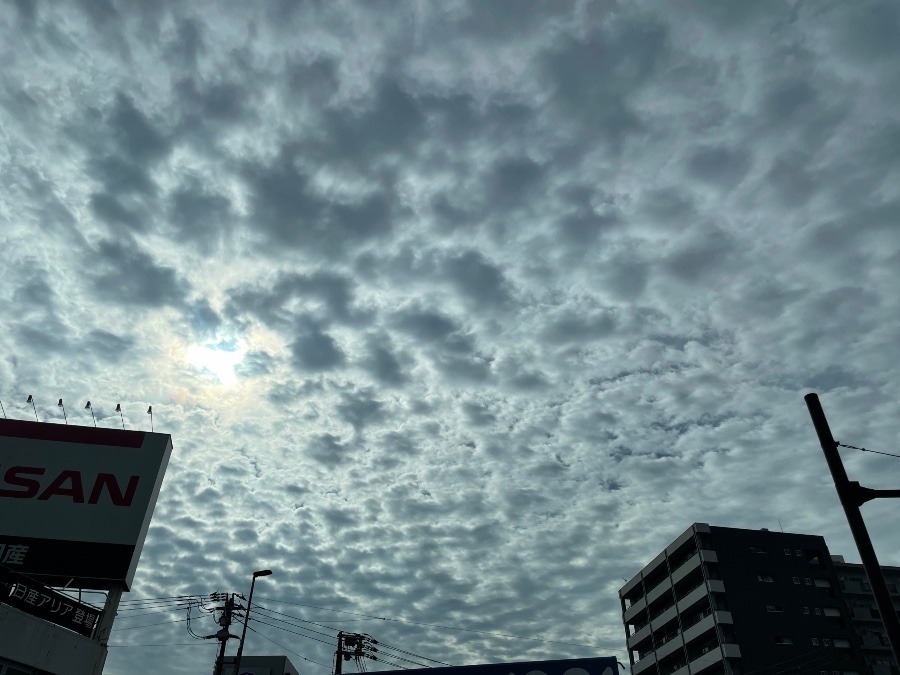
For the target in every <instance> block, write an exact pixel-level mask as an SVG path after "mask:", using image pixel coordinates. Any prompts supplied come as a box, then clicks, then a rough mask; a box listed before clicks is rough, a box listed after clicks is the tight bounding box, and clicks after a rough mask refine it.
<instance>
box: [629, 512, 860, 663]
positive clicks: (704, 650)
mask: <svg viewBox="0 0 900 675" xmlns="http://www.w3.org/2000/svg"><path fill="white" fill-rule="evenodd" d="M619 597H620V600H621V602H622V618H623V621H624V624H625V631H626V635H627V645H628V655H629V658H630V660H631V672H632V675H719V674H720V673H721V674H727V675H744V674H749V673H757V672H760V673H761V674H762V675H775V674H776V673H804V674H811V675H823V674H824V675H862V674H864V673H868V672H869V671H868V669H867V667H866V661H865V659H864V657H863V654H862V651H861V649H860V645H859V642H858V639H857V633H856V631H855V630H854V625H853V623H852V617H851V614H850V610H849V606H848V604H847V602H846V599H845V597H844V594H843V591H842V590H841V587H840V582H839V579H838V576H837V573H836V570H835V566H834V563H833V561H832V558H831V555H830V554H829V552H828V547H827V545H826V544H825V540H824V539H823V538H822V537H819V536H815V535H807V534H793V533H783V532H770V531H768V530H744V529H737V528H729V527H715V526H710V525H707V524H705V523H695V524H694V525H692V526H691V527H689V528H688V529H687V530H686V531H685V532H684V533H682V534H681V535H680V536H679V537H678V538H676V539H675V541H673V542H672V543H671V544H669V546H667V547H666V548H665V550H663V551H662V552H661V553H660V554H659V555H657V556H656V557H655V558H654V559H653V560H652V561H651V562H650V563H649V564H648V565H646V566H645V567H644V569H642V570H641V571H640V572H638V574H636V575H635V576H634V577H633V578H632V579H631V580H630V581H628V583H626V584H625V585H624V586H623V587H622V588H621V589H620V590H619Z"/></svg>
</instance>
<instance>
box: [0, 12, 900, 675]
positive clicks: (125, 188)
mask: <svg viewBox="0 0 900 675" xmlns="http://www.w3.org/2000/svg"><path fill="white" fill-rule="evenodd" d="M0 25H2V34H3V35H4V40H3V41H2V42H3V44H2V46H0V53H2V56H3V63H4V69H3V74H2V75H0V136H2V143H0V187H2V190H0V195H2V196H0V251H2V254H0V279H3V283H2V284H0V347H2V353H3V354H4V356H3V358H2V360H0V398H2V400H3V402H4V404H5V405H6V409H7V412H8V414H10V416H13V417H20V418H23V419H25V418H27V417H28V416H29V414H30V408H28V409H26V407H25V403H24V401H25V396H26V395H27V394H28V393H33V394H35V396H36V398H37V399H38V403H39V413H40V414H41V416H42V418H43V419H48V420H49V421H51V422H61V421H62V420H61V415H60V413H59V411H58V410H57V409H56V406H55V405H50V404H51V403H52V402H54V401H55V400H56V398H58V397H60V396H61V397H63V398H65V399H66V400H67V401H68V400H73V401H74V400H79V399H82V400H87V399H88V398H90V399H91V400H92V401H94V402H95V411H96V412H97V415H98V422H99V423H100V424H102V425H104V426H114V425H116V424H118V423H119V420H118V416H117V415H116V413H115V412H114V404H115V402H118V401H121V402H122V405H123V408H124V410H125V412H126V417H125V421H126V424H127V425H128V426H130V427H132V428H142V427H145V426H147V423H148V421H149V420H148V419H147V416H146V415H145V414H144V410H146V406H147V405H150V404H152V405H153V409H154V415H155V417H154V422H155V424H156V428H157V430H164V431H166V432H170V433H172V434H173V437H174V442H175V452H174V454H173V456H172V463H171V465H170V467H169V472H168V475H167V478H166V482H165V484H164V487H163V491H162V495H161V497H160V502H159V505H158V507H157V511H156V514H155V517H154V521H153V526H152V527H151V530H150V533H149V536H148V540H147V544H146V547H145V550H144V554H143V558H142V562H141V566H140V568H139V570H138V574H137V580H138V581H137V584H136V586H135V588H134V590H133V592H132V595H133V596H135V597H159V596H174V595H179V594H188V593H209V592H211V591H214V590H216V589H218V590H229V591H230V590H234V591H246V587H247V584H248V582H249V575H250V572H251V571H253V570H255V569H260V568H271V569H273V570H274V571H275V575H274V576H272V577H271V578H268V579H264V580H260V582H259V584H257V591H256V592H257V593H258V594H259V597H260V598H261V599H260V604H261V607H266V608H268V609H270V610H272V609H274V610H276V611H281V612H285V613H288V614H291V615H293V616H299V617H302V618H306V619H312V620H316V621H319V622H321V621H324V620H327V621H329V622H332V621H333V622H334V623H328V624H327V625H329V626H333V627H334V631H335V632H336V631H337V630H339V629H344V630H359V631H365V632H369V633H371V634H373V635H374V636H375V637H376V638H377V639H379V640H382V641H384V642H387V643H389V644H394V645H397V646H400V647H401V648H404V649H409V650H411V651H417V652H421V651H422V650H423V648H422V647H421V645H424V644H427V645H428V655H429V656H431V657H432V658H435V659H438V660H440V661H443V662H447V663H453V664H463V663H473V662H478V661H483V660H529V659H538V658H545V657H547V658H565V657H576V656H588V655H595V654H612V655H616V656H618V657H619V658H620V660H623V661H625V660H627V658H626V655H625V652H624V636H623V633H622V629H621V626H620V620H619V617H618V602H617V597H616V589H617V588H618V587H619V585H620V584H621V583H622V577H629V576H630V575H631V574H632V573H633V572H634V571H635V570H636V569H637V568H638V567H639V566H640V565H642V564H643V563H644V562H646V561H647V560H648V559H649V557H651V556H652V555H653V554H655V553H656V552H657V551H658V550H659V547H660V546H661V545H663V544H664V543H665V542H667V541H668V540H669V539H670V538H671V537H672V536H674V535H675V534H677V533H679V532H681V531H682V530H683V529H684V528H685V527H686V526H687V525H688V524H689V523H691V522H693V521H707V522H711V523H715V524H720V525H731V526H738V527H750V528H755V527H777V523H778V519H779V518H780V519H781V522H782V523H783V524H784V526H785V528H787V529H790V530H795V531H803V532H813V533H821V534H823V535H825V536H826V538H827V539H828V541H829V543H830V544H831V546H832V548H833V549H834V550H835V551H836V552H842V553H845V554H847V555H848V556H849V557H850V558H853V551H854V549H853V545H852V542H851V539H850V537H849V536H848V534H849V533H848V531H847V528H846V527H845V525H844V524H843V522H844V521H843V517H842V515H841V512H840V509H839V508H838V507H837V505H836V502H835V499H834V496H833V493H832V490H831V488H830V484H829V479H828V476H827V472H826V471H825V467H824V464H823V462H822V460H821V457H820V454H819V450H818V449H817V444H816V440H815V436H814V434H813V432H812V428H811V425H810V423H809V420H808V419H807V416H806V412H805V408H804V406H803V403H802V396H803V394H804V393H806V392H807V391H809V390H810V389H815V390H817V391H818V392H819V393H820V394H821V395H822V397H823V401H824V404H825V406H826V410H827V411H828V412H829V414H830V416H831V417H832V422H833V426H834V427H835V431H836V434H837V435H838V436H839V437H840V438H841V439H842V440H844V441H846V442H849V443H853V444H856V445H860V444H864V445H866V446H867V447H871V448H885V449H887V448H890V447H891V443H892V441H893V440H894V439H895V437H896V422H895V420H896V418H897V401H898V394H900V387H898V382H900V369H898V365H897V364H898V363H900V358H898V357H900V351H898V346H897V340H896V335H897V333H898V330H900V323H898V322H900V319H898V317H900V306H898V302H900V300H898V295H897V293H896V289H897V288H898V287H900V272H898V270H900V236H898V232H900V230H898V228H897V222H898V216H900V193H898V187H897V186H898V185H900V181H898V177H900V173H898V172H900V168H898V163H897V157H898V156H900V154H898V152H897V150H898V149H900V125H898V124H897V121H896V115H895V111H896V107H897V91H898V90H900V43H898V41H897V40H896V34H897V28H898V27H900V10H898V9H897V7H896V4H895V3H891V2H889V1H888V0H871V1H866V2H857V3H840V2H824V3H823V2H812V1H807V0H796V1H794V2H790V3H781V2H778V3H770V2H757V3H744V2H721V1H714V0H683V1H681V2H675V3H668V4H665V5H660V3H651V2H633V3H626V4H622V5H621V6H619V5H616V4H615V3H610V2H603V1H599V0H598V1H596V2H591V1H589V0H583V1H581V0H579V1H577V2H575V1H572V2H557V3H549V4H548V3H531V2H492V3H480V2H456V3H451V4H447V3H441V4H434V3H433V4H427V3H425V4H423V3H419V4H400V5H389V6H386V5H382V4H372V3H365V2H346V1H340V2H333V3H328V4H327V5H316V4H302V3H270V4H266V5H257V4H249V5H248V4H246V3H244V4H241V3H227V4H222V3H215V4H212V3H191V4H190V5H189V6H188V5H185V4H183V3H173V2H158V3H152V4H144V5H141V6H140V7H138V6H135V5H133V4H130V3H125V2H115V1H109V2H102V3H98V2H83V3H70V4H66V5H61V4H59V3H48V2H37V1H36V2H19V3H9V4H8V5H6V6H4V8H3V9H2V10H0ZM38 393H40V396H38ZM72 418H74V419H72ZM70 421H74V422H80V423H90V420H89V419H81V418H79V417H78V414H77V413H76V414H74V415H70ZM893 461H895V460H892V459H891V458H886V457H885V458H878V457H872V456H861V455H850V456H848V458H847V462H848V467H849V470H850V472H851V473H852V474H853V475H854V476H857V477H858V478H859V479H860V480H861V481H862V482H864V483H866V482H869V483H877V482H878V481H879V478H878V474H880V473H881V474H884V475H885V479H884V480H887V477H888V476H890V475H894V476H896V475H897V472H896V470H895V466H896V465H895V464H891V462H893ZM867 508H869V507H868V506H867ZM888 509H889V507H888V506H883V505H880V504H874V505H872V506H871V509H870V511H868V512H867V513H871V514H872V517H871V526H872V533H873V536H874V538H875V540H876V541H877V542H878V544H877V545H878V547H879V553H880V554H881V555H882V556H883V557H884V559H885V560H887V561H891V562H894V563H897V562H898V561H900V538H898V535H897V531H896V528H895V527H894V526H893V521H892V519H891V518H890V517H889V515H890V513H889V510H888ZM255 599H256V598H254V600H255ZM282 600H287V601H291V602H298V603H302V604H306V605H315V606H318V607H323V608H329V609H337V610H345V611H352V612H360V613H362V614H369V615H375V616H382V617H391V618H401V619H404V620H408V621H413V622H418V624H429V623H430V624H441V625H451V626H456V627H461V628H467V629H472V630H475V631H488V632H497V633H504V634H512V635H520V636H525V637H531V638H540V640H555V641H561V642H569V643H577V644H578V645H582V646H575V645H563V644H558V643H555V642H545V641H544V642H542V641H539V640H532V641H529V640H521V639H509V638H498V637H492V636H488V635H485V634H483V633H477V632H461V631H448V630H442V629H432V628H429V627H427V626H423V625H418V624H402V623H398V622H384V621H374V620H372V621H370V620H366V619H363V617H359V616H352V617H351V615H347V614H343V615H341V614H331V613H328V612H327V611H326V610H323V609H320V610H315V611H314V610H311V609H308V608H303V607H298V606H291V605H282V604H279V602H280V601H282ZM261 611H262V612H265V611H266V610H261ZM127 614H128V613H123V614H122V615H120V617H119V619H118V620H117V623H116V626H117V628H116V630H114V631H113V635H112V643H111V644H113V645H120V646H122V648H114V649H112V650H111V654H110V658H109V661H108V670H109V672H111V673H129V674H134V675H143V673H150V672H156V671H158V670H160V669H164V670H166V671H168V672H173V673H195V672H199V671H202V670H203V669H205V668H209V667H211V665H212V659H213V649H214V645H212V644H206V646H197V647H174V646H173V647H171V648H168V649H165V648H154V647H129V648H127V649H126V648H124V646H126V645H139V644H177V643H182V642H186V641H188V640H189V637H188V636H187V635H185V631H184V626H183V624H182V623H170V624H162V625H155V626H152V627H146V628H141V629H129V627H131V626H138V625H140V624H141V623H157V621H156V617H137V616H134V617H130V616H128V615H127ZM261 616H262V615H261ZM272 616H276V615H270V618H271V617H272ZM181 618H183V617H182V615H181V614H179V613H170V614H169V615H168V616H166V615H159V621H165V620H167V619H171V620H173V621H174V620H176V619H181ZM342 618H343V619H348V618H353V619H354V622H353V623H349V622H347V623H342V622H341V621H342ZM148 619H154V620H153V621H150V620H148ZM263 620H265V621H267V622H269V623H275V622H274V621H270V620H268V619H263ZM197 621H198V622H199V623H201V624H203V622H206V623H205V624H203V625H202V627H201V628H199V632H202V633H204V634H207V633H211V632H214V630H215V629H216V627H215V626H214V624H213V623H212V621H211V620H210V619H209V618H208V617H206V616H204V617H202V618H200V619H198V620H197ZM255 628H257V629H258V630H259V632H260V634H261V635H257V634H256V633H251V634H250V636H249V639H250V644H249V645H248V651H252V652H257V653H259V652H268V651H271V652H281V651H282V650H281V648H280V647H276V646H275V645H273V644H271V643H269V642H267V641H266V640H265V638H264V637H263V636H265V637H268V638H270V639H273V640H275V641H277V642H279V643H281V644H283V645H285V646H287V647H288V648H290V649H291V650H293V651H294V652H297V653H300V654H303V655H304V656H306V657H308V658H310V659H313V660H314V661H317V662H320V663H323V664H327V663H329V662H330V659H331V651H332V649H333V646H331V645H330V644H328V645H326V644H322V643H319V642H316V641H314V640H310V639H307V638H302V637H299V636H296V635H292V634H290V633H284V632H283V631H280V630H278V629H276V628H273V627H270V626H264V625H262V624H257V625H256V626H255ZM319 637H321V636H319ZM199 644H200V643H198V645H199ZM293 658H295V660H299V659H297V657H293ZM304 667H309V668H311V669H313V670H316V669H319V668H320V666H316V665H314V664H304ZM326 669H327V667H321V670H322V671H323V672H324V670H326Z"/></svg>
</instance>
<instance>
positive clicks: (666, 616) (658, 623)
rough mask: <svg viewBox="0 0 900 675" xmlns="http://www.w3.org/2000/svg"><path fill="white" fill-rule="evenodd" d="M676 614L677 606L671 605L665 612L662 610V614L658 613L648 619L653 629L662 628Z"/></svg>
mask: <svg viewBox="0 0 900 675" xmlns="http://www.w3.org/2000/svg"><path fill="white" fill-rule="evenodd" d="M677 614H678V608H677V607H675V605H672V606H671V607H669V608H668V609H667V610H666V611H665V612H663V613H662V614H660V615H659V616H657V617H654V618H653V619H652V620H651V621H650V625H652V626H653V630H657V629H659V628H662V627H663V626H665V625H666V624H667V623H669V622H670V621H671V620H672V619H674V618H675V616H676V615H677Z"/></svg>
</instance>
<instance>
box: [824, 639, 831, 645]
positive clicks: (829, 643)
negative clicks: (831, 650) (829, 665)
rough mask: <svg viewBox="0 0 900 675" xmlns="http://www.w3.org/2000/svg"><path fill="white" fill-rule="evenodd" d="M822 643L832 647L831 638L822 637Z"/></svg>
mask: <svg viewBox="0 0 900 675" xmlns="http://www.w3.org/2000/svg"><path fill="white" fill-rule="evenodd" d="M822 644H823V645H825V646H826V647H830V646H831V640H829V639H828V638H822Z"/></svg>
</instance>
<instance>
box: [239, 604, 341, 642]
mask: <svg viewBox="0 0 900 675" xmlns="http://www.w3.org/2000/svg"><path fill="white" fill-rule="evenodd" d="M256 609H261V610H263V611H266V612H270V613H271V614H278V615H279V616H286V617H288V618H289V619H295V620H296V621H300V622H302V623H310V624H312V625H313V626H319V624H317V623H314V622H313V621H307V620H306V619H301V618H300V617H299V616H291V615H290V614H285V613H284V612H276V611H275V610H274V609H269V608H268V607H263V606H262V605H259V604H257V605H256ZM285 623H287V622H286V621H285ZM319 628H330V626H319ZM304 630H308V631H309V632H310V633H315V634H316V635H323V636H325V637H327V638H333V637H334V636H335V635H337V634H336V633H333V632H332V633H322V632H321V631H317V630H313V629H312V628H304Z"/></svg>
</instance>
